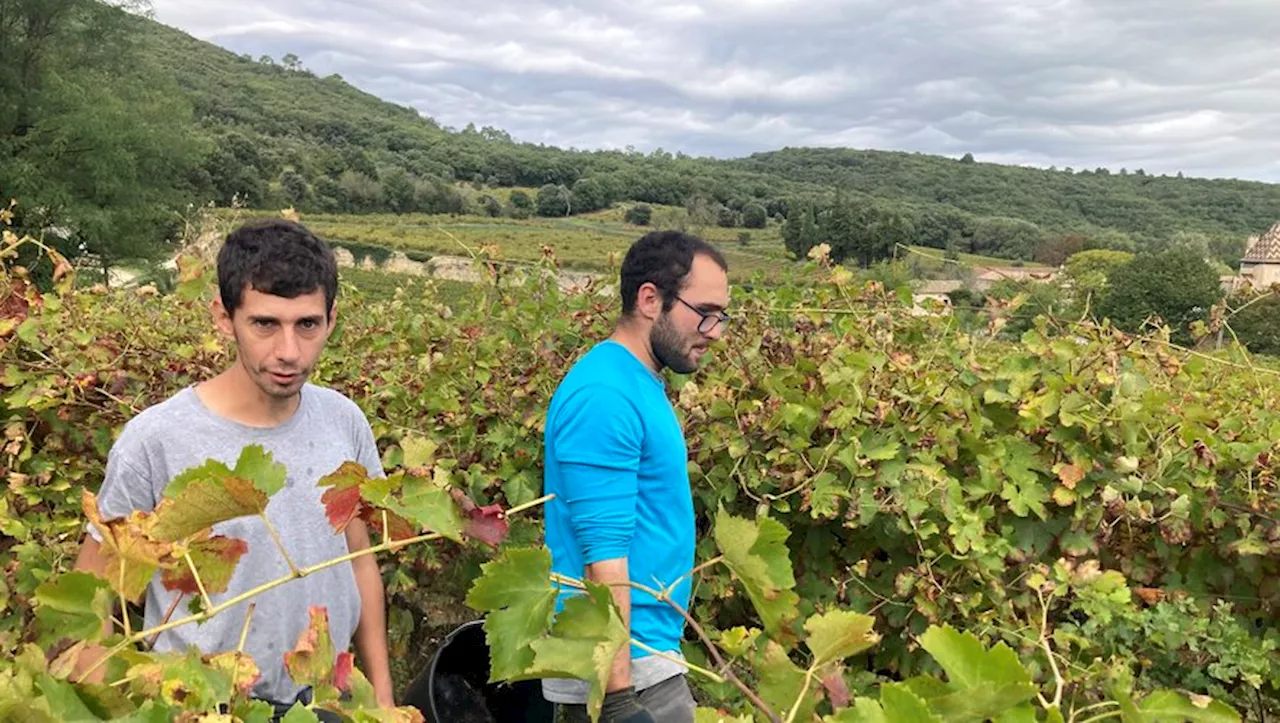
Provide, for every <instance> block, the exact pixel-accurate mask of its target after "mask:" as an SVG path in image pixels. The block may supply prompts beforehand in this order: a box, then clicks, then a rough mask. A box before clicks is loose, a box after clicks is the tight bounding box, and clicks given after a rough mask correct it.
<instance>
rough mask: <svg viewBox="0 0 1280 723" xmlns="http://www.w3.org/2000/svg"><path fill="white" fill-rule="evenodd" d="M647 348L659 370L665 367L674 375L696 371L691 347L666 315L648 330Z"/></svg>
mask: <svg viewBox="0 0 1280 723" xmlns="http://www.w3.org/2000/svg"><path fill="white" fill-rule="evenodd" d="M649 346H650V347H651V348H652V349H653V358H654V359H655V360H657V362H658V364H659V368H661V367H667V368H669V369H670V370H671V371H673V372H675V373H676V374H690V373H692V372H695V371H697V370H698V361H697V359H695V358H694V357H693V355H692V353H691V352H692V351H693V349H692V347H693V345H692V344H690V343H689V341H688V340H687V339H685V338H684V336H682V335H681V334H680V332H679V331H677V330H676V328H675V326H674V325H673V324H672V323H671V319H670V318H669V317H668V316H667V314H666V313H663V314H662V316H660V317H658V321H657V323H655V324H654V325H653V328H652V329H650V330H649Z"/></svg>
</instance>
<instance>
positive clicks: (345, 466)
mask: <svg viewBox="0 0 1280 723" xmlns="http://www.w3.org/2000/svg"><path fill="white" fill-rule="evenodd" d="M368 482H369V471H368V470H366V469H365V468H364V465H362V464H360V463H358V462H343V463H342V464H341V465H339V466H338V468H337V469H335V470H334V471H332V472H330V473H329V474H327V475H325V476H323V477H321V478H320V481H318V482H316V486H318V487H332V488H334V489H338V490H348V489H353V488H354V489H359V488H360V487H363V486H364V485H365V484H366V483H368Z"/></svg>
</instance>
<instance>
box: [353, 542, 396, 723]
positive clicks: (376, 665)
mask: <svg viewBox="0 0 1280 723" xmlns="http://www.w3.org/2000/svg"><path fill="white" fill-rule="evenodd" d="M346 534H347V547H348V549H350V550H351V552H358V551H360V550H363V549H365V548H367V547H369V528H368V527H367V526H366V525H365V524H364V520H352V521H351V523H350V524H349V525H347V533H346ZM351 567H352V570H353V572H355V576H356V588H357V589H358V590H359V591H360V622H359V624H358V625H356V634H355V639H356V640H355V642H356V652H357V653H359V654H360V662H361V663H362V664H363V665H364V673H365V675H367V676H368V678H369V682H370V683H372V684H373V690H374V693H375V694H376V695H377V697H378V705H381V706H384V707H387V708H391V707H394V706H395V696H394V695H393V694H392V691H391V664H390V662H389V661H388V654H387V609H386V604H387V603H386V590H385V589H384V588H383V586H382V572H381V571H379V570H378V561H377V560H376V559H375V556H374V555H364V556H362V557H357V558H356V559H354V560H352V561H351Z"/></svg>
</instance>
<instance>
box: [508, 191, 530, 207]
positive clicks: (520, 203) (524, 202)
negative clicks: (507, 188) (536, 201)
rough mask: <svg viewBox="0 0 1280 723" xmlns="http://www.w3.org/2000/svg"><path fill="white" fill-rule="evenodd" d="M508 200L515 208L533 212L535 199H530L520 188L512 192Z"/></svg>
mask: <svg viewBox="0 0 1280 723" xmlns="http://www.w3.org/2000/svg"><path fill="white" fill-rule="evenodd" d="M507 200H508V201H510V202H511V205H512V206H513V207H514V208H519V209H523V210H526V211H532V210H533V199H531V198H529V194H527V193H525V192H524V191H522V190H520V189H518V188H517V189H516V190H514V191H512V192H511V195H510V196H508V197H507Z"/></svg>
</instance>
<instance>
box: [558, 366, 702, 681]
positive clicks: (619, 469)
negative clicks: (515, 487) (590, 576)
mask: <svg viewBox="0 0 1280 723" xmlns="http://www.w3.org/2000/svg"><path fill="white" fill-rule="evenodd" d="M545 452H546V454H545V478H544V487H545V491H546V492H547V493H551V494H555V496H556V497H555V499H554V500H552V501H551V502H550V503H548V505H547V508H546V543H547V546H548V547H549V548H550V549H551V559H552V569H553V570H554V571H555V572H558V573H560V574H562V575H566V576H569V577H573V578H578V579H581V578H582V577H583V576H584V574H585V567H586V565H589V564H592V563H595V562H599V561H601V560H610V559H614V558H619V557H625V558H627V563H628V567H629V573H630V576H631V579H632V580H633V581H635V582H637V583H641V584H644V585H647V586H649V587H652V588H655V589H659V588H663V587H666V586H667V585H670V584H671V583H673V582H675V581H676V580H678V579H680V578H681V577H682V576H684V575H685V574H686V573H688V572H689V570H690V569H692V567H693V556H694V518H693V495H692V492H691V490H690V487H689V471H688V452H687V450H686V447H685V441H684V433H683V431H682V430H681V429H680V423H679V421H678V420H677V419H676V414H675V410H673V409H672V408H671V403H670V402H669V401H667V397H666V394H665V385H664V383H663V381H662V379H661V378H660V377H659V376H657V375H656V374H654V373H653V372H652V371H651V370H650V369H649V368H648V367H647V366H645V365H644V364H643V363H642V362H641V361H640V360H639V359H637V358H636V357H635V355H633V354H632V353H631V352H630V351H629V350H627V348H626V347H624V346H622V345H621V344H618V343H616V342H613V341H605V342H601V343H600V344H597V345H596V346H595V347H593V348H592V349H591V350H590V351H589V352H587V354H586V355H584V356H583V357H582V359H580V360H578V362H577V363H576V364H575V365H574V366H573V368H572V369H571V370H570V371H569V373H568V374H567V375H566V376H565V378H564V380H563V381H562V382H561V383H560V386H559V388H558V389H557V390H556V392H555V395H554V396H553V397H552V399H551V407H550V409H549V410H548V412H547V426H546V434H545ZM689 591H690V581H689V579H688V578H686V579H684V580H683V581H682V582H681V583H680V585H678V586H677V587H676V589H675V590H674V591H673V592H672V596H671V597H672V599H673V600H674V601H675V602H677V603H679V604H680V605H681V606H682V607H687V606H688V604H689ZM571 594H574V593H573V592H572V591H571V590H564V591H562V592H561V595H560V598H559V600H558V601H557V611H558V610H560V609H562V608H563V606H564V600H565V599H566V598H567V597H568V596H569V595H571ZM683 630H684V619H683V618H682V617H681V616H680V614H679V613H678V612H676V611H675V610H673V609H672V608H671V607H670V606H669V605H667V604H666V603H665V602H660V601H658V600H656V599H654V598H653V596H651V595H648V594H646V593H643V592H641V591H639V590H635V589H634V588H633V589H632V591H631V635H632V637H634V638H635V639H637V640H639V641H640V642H642V643H644V644H646V645H649V646H652V647H654V648H656V649H658V650H663V651H678V650H679V649H680V637H681V634H682V632H683ZM631 653H632V657H633V658H642V657H644V656H646V655H647V653H646V652H644V651H643V650H641V649H639V648H636V647H634V646H633V647H632V650H631Z"/></svg>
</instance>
